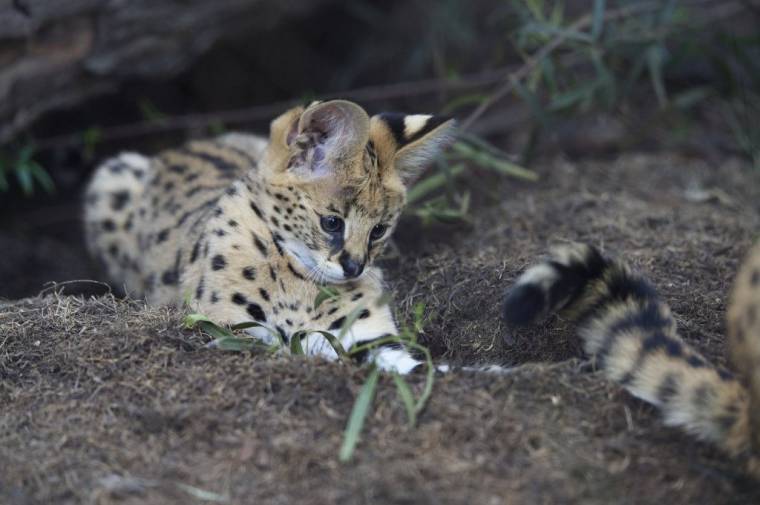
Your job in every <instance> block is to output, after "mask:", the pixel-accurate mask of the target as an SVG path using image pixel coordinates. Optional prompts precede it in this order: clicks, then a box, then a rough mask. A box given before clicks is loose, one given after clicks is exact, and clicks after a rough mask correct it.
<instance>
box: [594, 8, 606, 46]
mask: <svg viewBox="0 0 760 505" xmlns="http://www.w3.org/2000/svg"><path fill="white" fill-rule="evenodd" d="M604 10H605V1H604V0H594V12H593V19H592V24H591V38H592V39H594V40H599V37H601V35H602V31H603V30H604Z"/></svg>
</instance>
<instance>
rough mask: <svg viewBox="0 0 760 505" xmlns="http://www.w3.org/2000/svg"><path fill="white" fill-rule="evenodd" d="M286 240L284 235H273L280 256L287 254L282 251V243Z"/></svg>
mask: <svg viewBox="0 0 760 505" xmlns="http://www.w3.org/2000/svg"><path fill="white" fill-rule="evenodd" d="M283 240H284V239H283V238H282V235H280V234H279V233H273V234H272V242H274V246H275V247H276V248H277V253H278V254H279V255H280V256H283V255H284V254H285V253H284V251H283V250H282V245H280V242H282V241H283Z"/></svg>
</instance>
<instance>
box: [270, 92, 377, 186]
mask: <svg viewBox="0 0 760 505" xmlns="http://www.w3.org/2000/svg"><path fill="white" fill-rule="evenodd" d="M281 117H282V119H283V120H282V122H280V118H278V119H277V120H275V123H278V131H277V132H276V133H275V131H274V128H273V130H272V135H277V136H278V139H277V141H279V142H284V143H285V145H286V146H287V148H288V150H289V152H290V156H289V161H288V164H287V169H288V170H290V172H292V173H293V174H295V175H297V176H299V177H302V178H304V179H317V178H321V177H326V176H332V175H335V172H336V170H339V169H340V168H341V167H343V166H344V165H345V164H346V162H348V161H349V160H351V159H353V158H355V157H356V156H358V155H359V154H360V153H363V152H364V149H365V147H366V145H367V140H368V139H369V116H368V115H367V113H366V112H364V109H362V108H361V107H359V106H358V105H356V104H355V103H352V102H347V101H345V100H331V101H329V102H313V103H312V104H310V105H309V106H308V107H306V108H305V109H303V108H300V109H293V110H292V111H288V112H286V113H285V114H284V115H283V116H281ZM275 123H273V127H274V125H275ZM285 126H287V128H284V127H285ZM272 141H275V139H272Z"/></svg>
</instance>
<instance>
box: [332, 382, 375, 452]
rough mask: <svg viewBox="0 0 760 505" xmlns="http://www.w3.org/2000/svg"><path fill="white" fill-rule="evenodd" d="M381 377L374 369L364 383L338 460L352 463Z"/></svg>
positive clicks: (355, 403)
mask: <svg viewBox="0 0 760 505" xmlns="http://www.w3.org/2000/svg"><path fill="white" fill-rule="evenodd" d="M379 377H380V370H379V369H378V368H373V369H372V371H371V372H370V373H369V377H367V380H366V381H365V382H364V385H363V386H362V389H361V391H360V392H359V396H357V397H356V401H355V402H354V407H353V408H352V409H351V416H350V417H349V419H348V424H347V425H346V430H345V432H344V434H343V445H342V446H341V448H340V454H339V456H338V459H340V461H341V462H343V463H345V462H348V461H351V458H352V457H353V455H354V450H355V449H356V444H357V443H358V442H359V435H360V434H361V431H362V428H363V427H364V421H365V420H366V418H367V415H368V413H369V408H370V406H371V404H372V398H374V396H375V390H376V389H377V380H378V378H379Z"/></svg>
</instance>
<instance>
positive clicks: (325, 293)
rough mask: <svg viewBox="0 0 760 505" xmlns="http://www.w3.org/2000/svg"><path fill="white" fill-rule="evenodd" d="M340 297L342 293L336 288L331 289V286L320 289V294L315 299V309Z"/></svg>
mask: <svg viewBox="0 0 760 505" xmlns="http://www.w3.org/2000/svg"><path fill="white" fill-rule="evenodd" d="M339 295H340V291H338V290H337V289H335V288H331V287H329V286H322V287H320V288H319V293H317V297H316V298H314V309H316V308H317V307H319V306H320V305H322V303H323V302H325V301H327V300H331V299H333V298H337V297H338V296H339Z"/></svg>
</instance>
